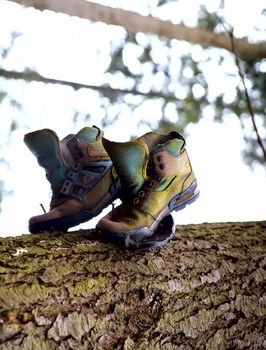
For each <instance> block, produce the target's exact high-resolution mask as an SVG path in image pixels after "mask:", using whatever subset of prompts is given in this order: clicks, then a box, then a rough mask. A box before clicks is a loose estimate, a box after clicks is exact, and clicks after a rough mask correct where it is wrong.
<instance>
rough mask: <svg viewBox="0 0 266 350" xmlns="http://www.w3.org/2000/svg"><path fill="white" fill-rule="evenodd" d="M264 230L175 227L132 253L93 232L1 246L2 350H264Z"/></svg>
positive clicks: (13, 240) (257, 225) (12, 240)
mask: <svg viewBox="0 0 266 350" xmlns="http://www.w3.org/2000/svg"><path fill="white" fill-rule="evenodd" d="M265 243H266V222H242V223H219V224H218V223H213V224H200V225H187V226H177V230H176V234H175V236H174V238H173V240H172V241H171V242H170V243H168V245H166V246H165V247H162V248H161V249H156V250H147V251H139V252H130V251H127V250H123V249H121V248H120V247H116V246H114V245H111V244H106V243H102V242H98V241H96V240H95V239H94V238H93V231H84V230H82V231H76V232H72V233H68V234H64V235H63V234H60V233H47V234H38V235H23V236H20V237H8V238H2V239H0V254H1V258H0V327H1V330H0V349H1V350H7V349H20V350H21V349H25V350H29V349H34V350H36V349H42V350H45V349H49V350H53V349H60V350H65V349H79V350H82V349H84V350H85V349H86V350H90V349H93V350H97V349H99V350H102V349H103V350H105V349H124V350H130V349H138V350H142V349H143V350H144V349H145V350H147V349H150V350H156V349H158V350H171V349H180V350H190V349H210V350H215V349H221V350H222V349H263V348H266V336H265V325H266V322H265V315H266V311H265V310H266V294H265V280H266V272H265V263H266V244H265Z"/></svg>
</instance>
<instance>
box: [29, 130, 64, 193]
mask: <svg viewBox="0 0 266 350" xmlns="http://www.w3.org/2000/svg"><path fill="white" fill-rule="evenodd" d="M24 142H25V144H26V145H27V147H28V148H29V149H30V151H31V152H32V153H33V154H34V155H35V157H36V158H37V161H38V164H39V165H40V166H41V167H42V168H44V169H45V172H46V177H47V180H48V181H49V182H50V184H51V189H52V192H53V194H57V193H58V192H59V191H60V188H61V186H62V181H63V179H64V178H65V174H66V169H67V168H66V166H65V164H64V162H63V160H62V157H61V152H60V148H59V139H58V136H57V135H56V133H55V132H54V131H53V130H50V129H42V130H38V131H34V132H31V133H28V134H26V135H25V136H24Z"/></svg>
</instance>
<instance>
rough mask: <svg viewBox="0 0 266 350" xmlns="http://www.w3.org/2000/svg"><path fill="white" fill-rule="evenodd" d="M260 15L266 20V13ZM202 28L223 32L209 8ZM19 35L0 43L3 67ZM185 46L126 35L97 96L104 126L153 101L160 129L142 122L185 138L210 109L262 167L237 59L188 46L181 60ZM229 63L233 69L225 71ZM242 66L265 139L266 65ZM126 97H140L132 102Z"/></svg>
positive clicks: (1, 94) (113, 47) (161, 1)
mask: <svg viewBox="0 0 266 350" xmlns="http://www.w3.org/2000/svg"><path fill="white" fill-rule="evenodd" d="M171 2H173V0H157V1H156V0H154V1H148V2H147V3H146V7H147V9H148V11H149V12H150V13H151V15H152V14H153V11H154V10H155V9H156V10H157V13H159V11H158V9H160V8H163V7H165V6H167V5H169V4H170V3H171ZM262 16H264V17H266V11H264V12H263V13H262ZM265 19H266V18H265ZM198 26H199V27H202V28H206V29H209V30H212V31H215V32H221V31H224V28H223V26H222V25H221V22H219V19H218V17H217V16H216V14H214V13H209V12H208V11H207V9H206V8H205V7H201V8H200V9H199V13H198ZM265 29H266V28H265ZM20 36H21V33H18V32H14V33H11V34H10V40H9V44H8V45H5V46H1V42H0V57H1V58H2V62H4V61H5V60H8V55H9V53H10V50H12V47H13V45H14V43H15V42H16V39H17V38H18V37H20ZM183 44H184V43H180V42H178V41H177V40H166V39H162V38H158V37H156V36H153V35H145V34H143V33H137V34H134V33H130V32H126V31H125V35H124V37H123V38H122V39H121V40H120V41H119V43H118V42H117V41H112V42H111V43H110V63H109V67H108V68H107V69H106V71H105V75H104V76H105V79H106V83H105V84H104V87H106V89H104V90H102V91H98V94H99V95H100V96H101V98H100V103H101V111H102V112H101V115H102V127H105V126H106V125H109V124H112V123H114V122H115V121H116V120H117V119H118V118H120V117H123V118H124V117H125V116H124V115H123V108H125V106H126V108H127V110H128V111H130V112H132V113H133V112H134V110H135V109H136V108H138V107H139V106H141V105H142V104H144V103H145V102H147V100H151V99H152V100H153V101H156V102H159V105H160V112H161V117H160V118H159V121H158V123H157V125H154V123H152V122H151V121H150V120H149V117H148V116H143V121H141V123H144V124H148V125H149V126H150V127H151V128H153V129H155V128H157V129H158V130H159V131H161V132H168V131H169V130H173V129H176V130H178V131H179V132H181V133H183V134H184V135H185V136H186V132H187V126H188V124H190V123H197V122H198V121H199V120H200V119H201V118H203V117H204V116H205V112H206V109H207V108H209V107H210V106H211V107H212V108H213V115H214V119H215V120H216V121H217V122H223V121H224V120H225V118H226V117H228V116H229V117H230V118H231V117H235V118H239V119H240V121H241V124H242V126H243V134H244V138H245V141H246V143H245V145H246V146H245V149H244V150H243V159H244V160H245V162H247V163H248V164H249V165H252V164H254V163H256V162H257V163H263V162H264V159H263V154H262V152H261V150H260V148H259V147H258V143H257V140H256V135H255V133H254V132H253V131H252V125H251V121H250V115H249V112H248V109H247V101H246V97H245V93H244V90H243V86H242V83H241V79H240V78H239V76H238V72H237V67H236V65H235V64H234V55H233V54H230V53H228V52H227V51H225V50H222V49H217V48H208V49H204V48H202V47H200V46H198V45H190V44H189V43H186V45H185V47H186V49H184V52H183V51H182V55H181V57H180V51H181V50H183V47H184V46H182V45H183ZM228 64H229V67H230V69H229V70H228V69H227V68H226V67H228ZM241 65H242V68H243V71H244V72H245V76H246V81H247V82H248V87H249V92H250V98H251V101H252V105H253V109H254V113H255V116H256V123H257V124H258V126H259V130H260V132H261V133H262V135H261V136H262V137H263V138H264V139H265V136H266V135H265V130H266V118H265V115H266V69H265V67H266V60H265V59H264V60H261V61H258V62H242V61H241ZM210 67H212V71H213V67H215V69H214V72H215V73H214V74H216V70H217V78H216V77H215V76H212V80H213V78H214V80H215V82H214V84H215V85H219V75H218V71H219V72H220V73H219V74H220V76H221V74H222V76H223V77H224V79H228V83H227V85H228V88H227V89H226V90H222V91H221V92H219V93H216V94H213V92H212V90H213V89H212V86H210V80H209V78H208V75H207V74H206V73H208V71H210ZM0 68H1V67H0ZM25 71H26V67H25ZM221 72H222V73H221ZM115 79H117V81H119V89H115V88H114V87H113V82H114V81H115ZM116 87H117V85H116ZM123 90H124V93H123ZM216 90H217V89H216ZM129 91H131V93H129ZM128 96H137V97H138V98H136V99H129V98H128ZM232 96H233V97H232ZM6 98H8V99H9V100H8V101H9V104H10V106H12V107H13V108H17V109H20V108H21V104H20V102H18V101H16V100H15V99H14V98H12V97H11V96H7V94H6V92H5V91H1V90H0V103H1V102H2V101H3V100H4V99H6ZM91 113H92V112H90V111H89V112H84V111H83V112H81V111H79V110H75V111H73V122H74V123H75V122H77V120H78V119H80V118H83V119H84V121H89V119H90V116H91ZM19 125H20V124H19V121H15V120H14V121H12V123H11V124H10V131H12V130H14V129H15V128H17V127H19ZM263 133H264V134H263ZM132 136H133V135H132ZM0 147H1V145H0ZM0 160H1V159H0ZM1 193H3V183H2V182H1V181H0V202H1Z"/></svg>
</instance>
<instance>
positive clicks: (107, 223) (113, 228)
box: [97, 132, 199, 244]
mask: <svg viewBox="0 0 266 350" xmlns="http://www.w3.org/2000/svg"><path fill="white" fill-rule="evenodd" d="M103 145H104V147H105V149H106V151H107V153H108V154H109V156H110V158H111V160H112V162H113V165H114V168H115V170H116V173H117V174H118V176H119V178H120V182H121V199H122V204H121V205H119V206H118V207H116V208H114V209H113V210H112V211H111V212H110V213H109V214H107V215H106V216H105V217H103V218H102V219H101V220H100V221H99V222H98V224H97V230H98V232H99V234H100V235H101V236H108V235H109V236H110V237H112V238H113V241H117V240H120V241H121V240H124V242H125V243H127V242H131V243H132V242H136V244H138V243H139V242H140V241H143V240H145V239H147V237H150V236H152V235H153V234H154V233H155V232H156V230H157V228H158V226H159V224H160V222H161V221H162V220H163V219H164V218H165V217H166V216H168V215H169V213H170V212H171V211H173V210H175V211H178V210H181V209H183V208H184V207H185V206H186V205H187V204H189V203H191V202H193V201H194V200H195V199H196V198H197V197H198V195H199V190H198V188H197V181H196V178H195V175H194V173H193V170H192V167H191V164H190V161H189V158H188V154H187V151H186V149H185V148H184V147H185V140H184V139H183V137H182V136H181V135H180V134H178V133H177V132H170V133H169V134H168V135H161V134H158V133H154V132H150V133H147V134H145V135H143V136H142V137H140V138H138V139H137V140H135V141H130V142H125V143H116V142H111V141H108V140H106V139H104V138H103ZM169 227H170V226H169Z"/></svg>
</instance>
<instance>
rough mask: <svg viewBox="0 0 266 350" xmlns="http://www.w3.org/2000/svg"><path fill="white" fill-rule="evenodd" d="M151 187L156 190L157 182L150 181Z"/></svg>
mask: <svg viewBox="0 0 266 350" xmlns="http://www.w3.org/2000/svg"><path fill="white" fill-rule="evenodd" d="M149 187H151V188H154V187H156V182H155V181H154V180H150V181H149Z"/></svg>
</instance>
